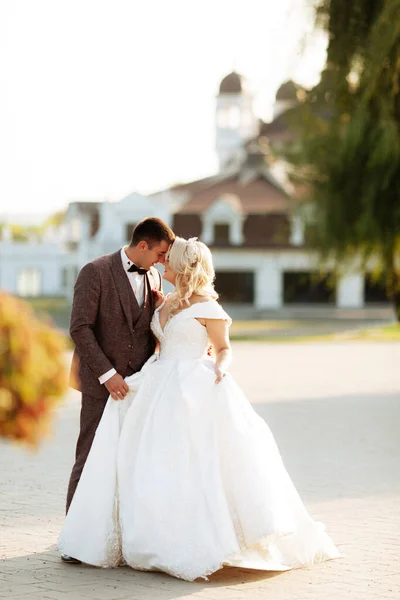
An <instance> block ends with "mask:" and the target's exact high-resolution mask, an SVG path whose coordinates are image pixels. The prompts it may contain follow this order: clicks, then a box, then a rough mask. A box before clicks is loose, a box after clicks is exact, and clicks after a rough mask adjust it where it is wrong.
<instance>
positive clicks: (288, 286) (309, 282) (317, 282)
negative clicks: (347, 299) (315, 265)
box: [283, 271, 336, 304]
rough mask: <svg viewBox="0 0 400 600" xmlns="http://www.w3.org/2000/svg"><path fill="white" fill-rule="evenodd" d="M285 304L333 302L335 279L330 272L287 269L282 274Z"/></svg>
mask: <svg viewBox="0 0 400 600" xmlns="http://www.w3.org/2000/svg"><path fill="white" fill-rule="evenodd" d="M283 295H284V303H285V304H333V303H334V302H335V299H336V280H335V277H334V275H333V274H332V273H327V274H324V275H322V274H321V275H320V274H319V273H316V272H315V273H314V272H311V271H288V272H285V273H284V274H283Z"/></svg>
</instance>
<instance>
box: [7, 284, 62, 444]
mask: <svg viewBox="0 0 400 600" xmlns="http://www.w3.org/2000/svg"><path fill="white" fill-rule="evenodd" d="M65 350H66V345H65V340H64V337H63V335H62V334H61V333H59V332H58V331H57V330H55V329H53V328H52V327H51V326H50V325H48V324H46V323H44V322H42V321H40V320H39V319H37V318H36V317H35V316H34V314H33V312H32V311H31V309H30V308H29V306H28V305H27V304H26V303H25V302H23V301H21V300H19V299H17V298H15V297H14V296H11V295H10V294H7V293H4V292H0V437H3V438H8V439H10V440H14V441H17V442H23V443H26V444H29V445H30V446H37V445H38V443H39V441H40V440H41V439H42V437H43V436H44V435H45V433H46V432H47V431H48V428H49V423H50V419H51V415H52V410H53V408H54V406H55V405H56V404H57V403H58V402H59V401H60V400H61V398H62V397H63V395H64V394H65V392H66V390H67V387H68V372H67V366H66V364H65V359H64V351H65Z"/></svg>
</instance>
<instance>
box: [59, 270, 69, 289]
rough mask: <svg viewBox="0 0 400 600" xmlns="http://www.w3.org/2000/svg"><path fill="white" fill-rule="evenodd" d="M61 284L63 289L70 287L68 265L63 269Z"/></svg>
mask: <svg viewBox="0 0 400 600" xmlns="http://www.w3.org/2000/svg"><path fill="white" fill-rule="evenodd" d="M61 285H62V287H63V289H65V288H66V287H68V267H63V269H62V271H61Z"/></svg>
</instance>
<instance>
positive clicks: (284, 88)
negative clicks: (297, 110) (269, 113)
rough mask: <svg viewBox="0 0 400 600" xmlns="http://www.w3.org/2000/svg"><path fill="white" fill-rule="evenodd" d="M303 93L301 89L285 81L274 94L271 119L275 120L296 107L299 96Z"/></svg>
mask: <svg viewBox="0 0 400 600" xmlns="http://www.w3.org/2000/svg"><path fill="white" fill-rule="evenodd" d="M303 92H304V90H303V88H302V87H301V86H299V85H297V84H296V83H294V81H292V80H291V79H290V80H289V81H285V83H283V84H282V85H281V87H280V88H279V89H278V91H277V92H276V96H275V104H274V117H273V118H274V119H276V117H279V115H281V114H282V113H284V112H285V111H287V110H288V109H289V108H293V107H294V106H296V104H298V103H299V101H300V100H301V94H302V93H303Z"/></svg>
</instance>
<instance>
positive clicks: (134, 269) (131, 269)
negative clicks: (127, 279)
mask: <svg viewBox="0 0 400 600" xmlns="http://www.w3.org/2000/svg"><path fill="white" fill-rule="evenodd" d="M128 273H138V274H139V275H146V273H147V269H141V268H140V267H138V266H137V265H135V264H132V265H131V266H130V267H129V269H128Z"/></svg>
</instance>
